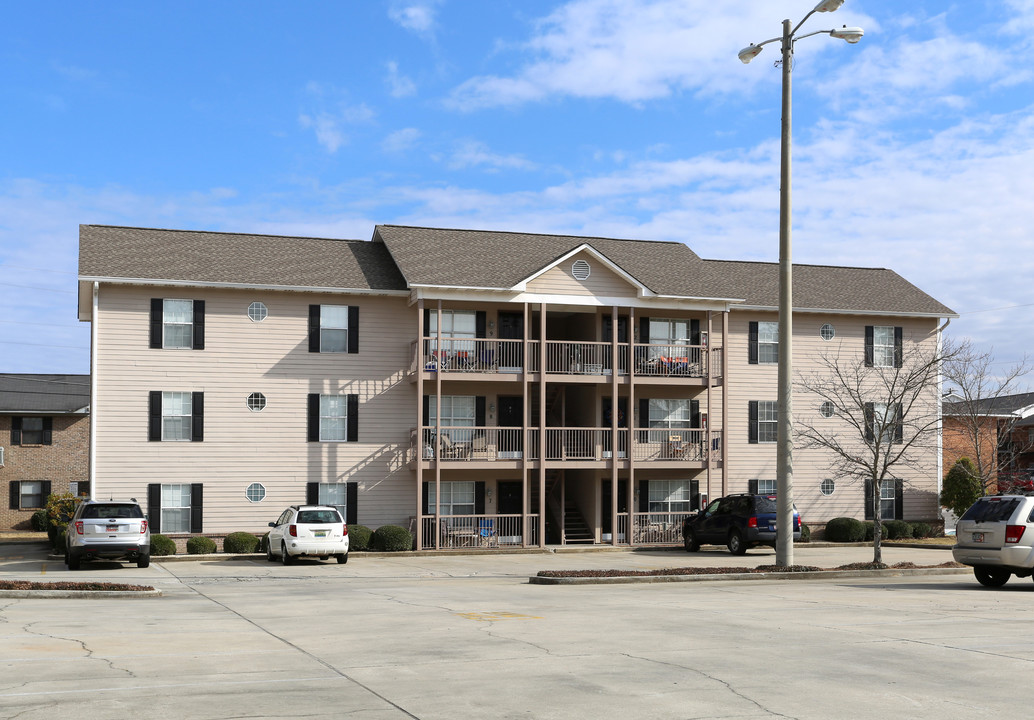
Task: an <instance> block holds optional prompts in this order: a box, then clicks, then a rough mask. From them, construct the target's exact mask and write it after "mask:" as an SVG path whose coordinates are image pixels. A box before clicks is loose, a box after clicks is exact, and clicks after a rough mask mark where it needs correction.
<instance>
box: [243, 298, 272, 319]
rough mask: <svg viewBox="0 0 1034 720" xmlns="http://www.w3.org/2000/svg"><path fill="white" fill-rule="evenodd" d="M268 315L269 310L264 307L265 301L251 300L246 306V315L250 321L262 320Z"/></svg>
mask: <svg viewBox="0 0 1034 720" xmlns="http://www.w3.org/2000/svg"><path fill="white" fill-rule="evenodd" d="M268 315H269V310H268V309H267V308H266V304H265V303H260V302H253V303H252V304H251V305H249V306H248V317H249V318H251V321H252V322H262V321H263V320H265V319H266V316H268Z"/></svg>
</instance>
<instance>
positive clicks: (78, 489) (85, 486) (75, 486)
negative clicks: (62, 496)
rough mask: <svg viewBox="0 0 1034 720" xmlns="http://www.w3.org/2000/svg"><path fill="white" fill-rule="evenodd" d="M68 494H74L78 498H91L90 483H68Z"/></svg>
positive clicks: (80, 481)
mask: <svg viewBox="0 0 1034 720" xmlns="http://www.w3.org/2000/svg"><path fill="white" fill-rule="evenodd" d="M68 492H70V493H72V494H73V495H75V496H76V497H79V496H83V497H90V481H89V480H79V481H75V480H73V481H72V482H70V483H68Z"/></svg>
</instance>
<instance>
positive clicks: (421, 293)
mask: <svg viewBox="0 0 1034 720" xmlns="http://www.w3.org/2000/svg"><path fill="white" fill-rule="evenodd" d="M411 287H412V289H413V291H414V292H413V298H412V301H413V302H415V301H416V300H418V299H421V298H422V299H425V300H431V299H434V300H437V299H439V298H441V299H443V300H445V299H452V300H457V299H461V298H459V297H458V296H457V295H456V291H458V292H467V293H471V294H476V295H477V296H478V299H481V298H487V299H489V300H490V301H491V302H512V298H514V297H517V295H516V294H514V295H507V297H506V299H504V300H499V298H498V297H496V296H489V295H487V293H520V294H521V295H528V296H534V297H538V295H537V294H536V293H527V292H525V291H519V290H515V289H514V288H496V287H465V286H461V285H412V286H411ZM428 291H431V292H428ZM435 291H443V292H435ZM560 297H570V298H576V297H585V296H580V295H563V296H560ZM639 297H640V298H641V299H644V300H647V299H648V300H650V301H659V302H664V301H671V300H674V301H676V302H680V303H686V302H698V303H705V304H707V305H721V306H723V309H728V306H729V305H732V304H735V303H741V302H743V299H742V298H722V297H718V298H715V297H697V296H695V295H656V294H653V293H651V294H650V295H649V296H639ZM467 299H470V297H469V296H468V298H467ZM628 300H629V298H622V302H623V303H625V304H628ZM536 302H537V301H536ZM643 306H644V307H645V306H646V305H643ZM712 309H714V308H712Z"/></svg>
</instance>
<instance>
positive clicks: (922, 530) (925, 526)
mask: <svg viewBox="0 0 1034 720" xmlns="http://www.w3.org/2000/svg"><path fill="white" fill-rule="evenodd" d="M912 537H914V538H919V539H922V538H928V537H933V526H932V525H930V523H924V522H917V523H912Z"/></svg>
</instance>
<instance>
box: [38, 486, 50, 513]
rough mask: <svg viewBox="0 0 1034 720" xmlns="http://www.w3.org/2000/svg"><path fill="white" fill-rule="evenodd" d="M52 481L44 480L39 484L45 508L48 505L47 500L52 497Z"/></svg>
mask: <svg viewBox="0 0 1034 720" xmlns="http://www.w3.org/2000/svg"><path fill="white" fill-rule="evenodd" d="M50 488H51V484H50V480H44V481H43V482H41V483H40V484H39V490H40V498H41V499H42V500H43V506H44V507H46V505H47V498H49V497H50Z"/></svg>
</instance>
